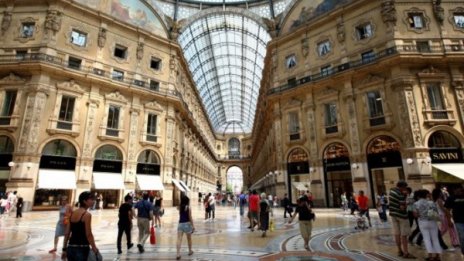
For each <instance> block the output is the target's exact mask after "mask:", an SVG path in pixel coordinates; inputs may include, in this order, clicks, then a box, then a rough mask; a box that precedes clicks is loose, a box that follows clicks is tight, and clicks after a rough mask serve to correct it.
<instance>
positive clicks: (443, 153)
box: [428, 131, 464, 192]
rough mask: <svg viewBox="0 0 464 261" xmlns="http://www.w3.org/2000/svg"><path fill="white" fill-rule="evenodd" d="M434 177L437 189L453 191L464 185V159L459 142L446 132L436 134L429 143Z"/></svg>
mask: <svg viewBox="0 0 464 261" xmlns="http://www.w3.org/2000/svg"><path fill="white" fill-rule="evenodd" d="M428 147H429V154H430V160H431V162H432V176H433V178H434V180H435V182H436V185H437V187H443V186H446V187H447V188H448V191H451V192H452V191H453V190H454V188H457V187H459V186H461V185H462V184H464V159H463V153H462V148H461V144H460V142H459V140H458V139H457V138H456V137H455V136H454V135H453V134H451V133H449V132H446V131H436V132H434V133H433V134H432V135H431V136H430V138H429V141H428Z"/></svg>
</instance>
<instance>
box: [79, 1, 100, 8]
mask: <svg viewBox="0 0 464 261" xmlns="http://www.w3.org/2000/svg"><path fill="white" fill-rule="evenodd" d="M75 2H77V3H79V4H82V5H85V6H88V7H91V8H93V9H98V7H99V6H100V2H101V0H75Z"/></svg>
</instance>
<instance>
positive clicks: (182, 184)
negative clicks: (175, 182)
mask: <svg viewBox="0 0 464 261" xmlns="http://www.w3.org/2000/svg"><path fill="white" fill-rule="evenodd" d="M179 183H180V185H181V186H182V187H184V190H185V191H187V192H189V191H190V189H189V187H188V186H187V184H185V183H184V182H183V181H182V180H179Z"/></svg>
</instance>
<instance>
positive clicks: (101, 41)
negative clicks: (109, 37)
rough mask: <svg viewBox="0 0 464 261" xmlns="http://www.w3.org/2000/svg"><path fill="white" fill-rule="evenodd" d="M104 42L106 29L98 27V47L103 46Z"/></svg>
mask: <svg viewBox="0 0 464 261" xmlns="http://www.w3.org/2000/svg"><path fill="white" fill-rule="evenodd" d="M105 43H106V29H105V28H100V31H98V47H100V48H103V47H105Z"/></svg>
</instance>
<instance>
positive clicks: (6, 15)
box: [1, 10, 13, 35]
mask: <svg viewBox="0 0 464 261" xmlns="http://www.w3.org/2000/svg"><path fill="white" fill-rule="evenodd" d="M12 16H13V13H12V12H10V11H6V10H5V11H3V18H2V25H1V29H2V35H3V34H4V33H5V32H6V30H8V28H9V27H10V25H11V20H12Z"/></svg>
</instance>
